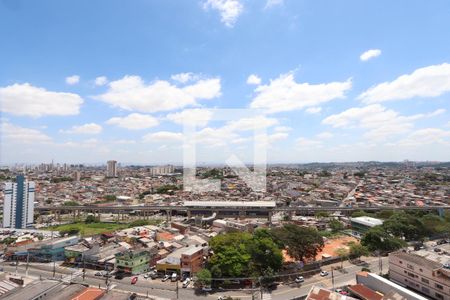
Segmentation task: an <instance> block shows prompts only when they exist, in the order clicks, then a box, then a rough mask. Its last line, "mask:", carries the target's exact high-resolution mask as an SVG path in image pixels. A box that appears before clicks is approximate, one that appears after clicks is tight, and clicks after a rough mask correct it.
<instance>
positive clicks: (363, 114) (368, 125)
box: [322, 104, 445, 140]
mask: <svg viewBox="0 0 450 300" xmlns="http://www.w3.org/2000/svg"><path fill="white" fill-rule="evenodd" d="M444 112H445V110H444V109H438V110H436V111H434V112H431V113H428V114H416V115H411V116H402V115H400V114H399V113H397V112H396V111H394V110H391V109H387V108H385V107H383V106H381V105H379V104H372V105H368V106H365V107H353V108H350V109H347V110H345V111H343V112H341V113H339V114H335V115H331V116H328V117H327V118H325V119H324V120H323V121H322V123H323V124H327V125H331V126H333V127H335V128H363V129H368V131H367V132H366V133H365V134H364V137H366V138H370V139H374V140H383V139H386V138H388V137H390V136H393V135H397V134H401V133H404V132H407V131H409V130H411V129H412V128H413V127H414V121H416V120H419V119H424V118H430V117H433V116H436V115H438V114H442V113H444Z"/></svg>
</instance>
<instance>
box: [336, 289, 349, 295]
mask: <svg viewBox="0 0 450 300" xmlns="http://www.w3.org/2000/svg"><path fill="white" fill-rule="evenodd" d="M334 291H335V292H336V293H339V294H341V295H344V296H346V295H348V292H347V291H344V290H343V289H335V290H334Z"/></svg>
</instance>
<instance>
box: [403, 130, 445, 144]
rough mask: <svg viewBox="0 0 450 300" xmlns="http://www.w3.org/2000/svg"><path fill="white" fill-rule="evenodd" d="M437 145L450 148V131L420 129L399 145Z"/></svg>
mask: <svg viewBox="0 0 450 300" xmlns="http://www.w3.org/2000/svg"><path fill="white" fill-rule="evenodd" d="M435 143H437V144H444V145H447V146H450V131H449V130H443V129H440V128H423V129H419V130H416V131H414V132H412V133H411V134H409V135H408V136H407V137H406V138H404V139H402V140H400V141H399V142H398V143H397V145H399V146H407V147H414V146H422V145H427V144H435Z"/></svg>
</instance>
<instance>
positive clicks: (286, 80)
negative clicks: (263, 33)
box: [250, 72, 352, 113]
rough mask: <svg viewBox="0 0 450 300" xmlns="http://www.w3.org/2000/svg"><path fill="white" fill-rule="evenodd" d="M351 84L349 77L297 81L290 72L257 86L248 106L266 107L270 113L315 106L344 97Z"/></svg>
mask: <svg viewBox="0 0 450 300" xmlns="http://www.w3.org/2000/svg"><path fill="white" fill-rule="evenodd" d="M351 86H352V83H351V80H350V79H349V80H347V81H344V82H330V83H321V84H309V83H297V82H295V80H294V75H293V73H292V72H290V73H287V74H282V75H280V76H279V77H278V78H276V79H274V80H271V81H270V84H268V85H260V86H258V87H257V88H256V89H255V93H256V96H255V98H254V99H253V100H252V102H251V104H250V107H251V108H261V109H267V110H268V111H269V112H272V113H273V112H281V111H291V110H297V109H302V108H307V107H316V106H318V105H319V104H321V103H325V102H328V101H331V100H333V99H341V98H344V97H345V92H346V91H348V90H349V89H350V88H351Z"/></svg>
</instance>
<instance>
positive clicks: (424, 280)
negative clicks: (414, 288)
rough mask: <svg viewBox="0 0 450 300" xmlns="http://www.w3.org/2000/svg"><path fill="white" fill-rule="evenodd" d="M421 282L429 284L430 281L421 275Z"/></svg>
mask: <svg viewBox="0 0 450 300" xmlns="http://www.w3.org/2000/svg"><path fill="white" fill-rule="evenodd" d="M422 282H423V283H426V284H429V283H430V281H429V280H428V279H425V278H423V277H422Z"/></svg>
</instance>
